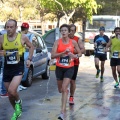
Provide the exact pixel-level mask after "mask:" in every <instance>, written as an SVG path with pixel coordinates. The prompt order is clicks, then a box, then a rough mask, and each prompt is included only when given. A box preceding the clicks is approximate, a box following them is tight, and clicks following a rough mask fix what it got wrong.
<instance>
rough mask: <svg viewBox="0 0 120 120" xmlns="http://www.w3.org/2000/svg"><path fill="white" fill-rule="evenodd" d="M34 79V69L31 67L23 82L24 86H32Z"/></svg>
mask: <svg viewBox="0 0 120 120" xmlns="http://www.w3.org/2000/svg"><path fill="white" fill-rule="evenodd" d="M32 79H33V69H32V68H31V67H30V68H29V70H28V74H27V78H26V80H25V81H24V82H22V84H23V86H25V87H30V86H31V85H32Z"/></svg>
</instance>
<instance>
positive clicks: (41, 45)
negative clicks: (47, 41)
mask: <svg viewBox="0 0 120 120" xmlns="http://www.w3.org/2000/svg"><path fill="white" fill-rule="evenodd" d="M37 38H38V40H39V43H40V45H39V48H40V49H44V48H45V45H44V43H43V41H42V38H41V37H40V36H37Z"/></svg>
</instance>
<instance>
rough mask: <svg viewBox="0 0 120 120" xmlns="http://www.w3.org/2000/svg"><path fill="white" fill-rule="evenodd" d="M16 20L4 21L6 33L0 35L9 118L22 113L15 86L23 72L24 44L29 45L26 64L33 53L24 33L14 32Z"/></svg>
mask: <svg viewBox="0 0 120 120" xmlns="http://www.w3.org/2000/svg"><path fill="white" fill-rule="evenodd" d="M16 29H17V21H16V20H13V19H10V20H8V21H7V23H6V30H7V34H4V35H2V36H0V49H1V51H0V54H1V55H4V56H5V62H4V70H3V81H4V84H5V87H6V89H7V91H8V95H9V101H10V103H11V105H12V106H13V108H14V110H15V111H14V114H13V116H12V118H11V120H17V118H18V117H20V116H21V113H22V100H21V99H20V97H19V95H18V93H17V88H18V85H19V84H20V82H21V79H22V76H23V72H24V52H25V47H24V46H25V44H26V45H27V47H29V57H28V60H27V61H26V66H27V67H29V66H30V62H31V59H32V55H33V46H32V44H31V42H30V41H29V39H28V38H27V37H26V36H25V35H21V34H20V33H16Z"/></svg>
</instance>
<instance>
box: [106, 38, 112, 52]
mask: <svg viewBox="0 0 120 120" xmlns="http://www.w3.org/2000/svg"><path fill="white" fill-rule="evenodd" d="M111 44H112V43H111V39H110V40H109V42H108V43H107V45H106V48H105V51H106V52H110V50H109V48H110V46H111Z"/></svg>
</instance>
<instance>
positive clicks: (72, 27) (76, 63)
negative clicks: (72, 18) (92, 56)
mask: <svg viewBox="0 0 120 120" xmlns="http://www.w3.org/2000/svg"><path fill="white" fill-rule="evenodd" d="M75 33H76V26H75V25H74V24H71V25H70V34H69V38H71V39H73V40H75V41H76V42H77V43H78V46H79V48H80V50H81V52H82V53H84V52H85V48H84V45H83V43H82V41H81V40H80V38H79V37H77V36H75V35H74V34H75ZM74 53H76V52H74ZM76 54H77V53H76ZM79 63H80V62H79V58H78V59H75V60H74V74H73V77H72V80H71V81H70V97H69V104H70V105H74V93H75V89H76V83H75V81H76V77H77V73H78V67H79Z"/></svg>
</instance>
